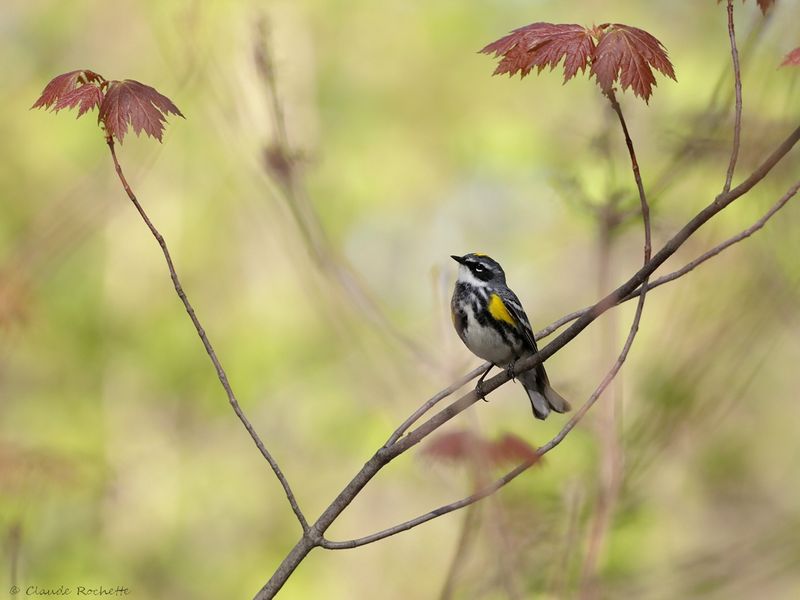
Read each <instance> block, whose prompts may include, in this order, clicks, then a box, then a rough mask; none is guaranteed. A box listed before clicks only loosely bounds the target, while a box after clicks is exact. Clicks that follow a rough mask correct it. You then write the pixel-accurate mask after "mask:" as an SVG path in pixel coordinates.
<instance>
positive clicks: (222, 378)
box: [106, 137, 308, 531]
mask: <svg viewBox="0 0 800 600" xmlns="http://www.w3.org/2000/svg"><path fill="white" fill-rule="evenodd" d="M106 142H107V144H108V149H109V150H110V151H111V158H112V159H113V160H114V168H115V169H116V171H117V176H118V177H119V180H120V182H121V183H122V187H123V188H125V192H126V193H127V194H128V198H130V200H131V202H132V203H133V205H134V207H136V210H137V212H138V213H139V215H140V216H141V217H142V220H143V221H144V222H145V224H146V225H147V228H148V229H149V230H150V233H152V234H153V237H154V238H155V239H156V241H157V242H158V245H159V246H161V251H162V253H163V254H164V260H165V261H166V262H167V268H168V269H169V275H170V277H171V278H172V284H173V286H175V292H176V293H177V294H178V297H179V298H180V299H181V302H182V303H183V306H184V308H185V309H186V312H187V313H188V314H189V318H190V319H191V320H192V324H193V325H194V328H195V329H196V330H197V335H199V336H200V340H201V341H202V342H203V346H204V347H205V349H206V352H207V353H208V356H209V358H210V359H211V362H212V364H213V365H214V368H215V369H216V371H217V378H218V379H219V382H220V383H221V384H222V387H223V388H224V389H225V393H226V394H227V395H228V401H229V402H230V404H231V407H233V411H234V412H235V413H236V416H237V417H239V420H240V421H241V422H242V424H243V425H244V427H245V429H247V432H248V433H249V434H250V437H251V438H253V442H255V444H256V446H257V447H258V449H259V451H260V452H261V455H262V456H263V457H264V458H265V459H266V460H267V462H268V463H269V465H270V467H272V470H273V471H274V472H275V476H276V477H277V478H278V481H280V483H281V486H283V491H284V492H285V493H286V498H287V499H288V500H289V504H290V505H291V507H292V510H293V511H294V514H295V516H297V520H298V521H299V522H300V525H301V526H302V528H303V531H306V530H308V521H306V518H305V516H304V515H303V511H301V510H300V506H299V505H298V504H297V499H296V498H295V497H294V493H293V492H292V488H291V487H290V486H289V482H288V480H287V479H286V476H285V475H284V474H283V471H281V468H280V467H279V466H278V463H277V462H276V460H275V459H274V458H273V457H272V455H271V454H270V453H269V451H268V450H267V448H266V447H265V446H264V443H263V442H262V441H261V438H260V437H259V436H258V433H256V430H255V429H254V428H253V426H252V425H251V424H250V421H249V420H248V419H247V417H246V416H245V414H244V411H242V408H241V406H239V401H238V400H237V399H236V396H235V395H234V393H233V389H232V388H231V385H230V383H229V382H228V376H227V375H226V374H225V369H223V368H222V363H220V361H219V359H218V358H217V354H216V352H215V351H214V347H213V346H212V345H211V342H210V341H209V339H208V336H207V335H206V332H205V329H203V326H202V325H201V324H200V321H199V320H198V318H197V315H196V314H195V311H194V308H193V307H192V305H191V304H190V303H189V299H188V298H187V297H186V292H184V291H183V286H182V285H181V282H180V279H179V278H178V273H177V272H176V270H175V265H174V264H173V262H172V256H171V255H170V253H169V250H168V249H167V243H166V241H164V237H163V236H162V235H161V233H159V231H158V230H157V229H156V227H155V225H153V222H152V221H151V220H150V217H148V216H147V213H146V212H145V211H144V208H142V205H141V204H140V203H139V200H138V199H137V198H136V195H135V194H134V193H133V190H132V189H131V187H130V185H128V181H127V179H125V175H124V174H123V172H122V167H121V166H120V164H119V160H117V153H116V151H115V149H114V141H113V140H112V139H111V137H108V138H107V139H106Z"/></svg>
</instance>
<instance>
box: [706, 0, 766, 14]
mask: <svg viewBox="0 0 800 600" xmlns="http://www.w3.org/2000/svg"><path fill="white" fill-rule="evenodd" d="M720 2H722V0H717V4H719V3H720ZM742 2H744V0H742ZM774 5H775V0H758V6H759V8H760V9H761V12H762V13H763V14H765V15H766V14H767V11H768V10H769V9H770V8H772V7H773V6H774Z"/></svg>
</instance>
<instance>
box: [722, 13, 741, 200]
mask: <svg viewBox="0 0 800 600" xmlns="http://www.w3.org/2000/svg"><path fill="white" fill-rule="evenodd" d="M728 37H729V38H730V41H731V59H732V61H733V81H734V89H735V92H736V116H735V119H734V123H733V148H732V149H731V159H730V162H729V163H728V172H727V174H726V175H725V185H724V186H723V188H722V192H723V193H725V192H727V191H729V190H730V189H731V182H732V181H733V173H734V171H735V170H736V161H737V160H738V158H739V144H740V140H741V135H742V73H741V68H740V66H739V50H738V48H737V47H736V30H735V29H734V19H733V0H728Z"/></svg>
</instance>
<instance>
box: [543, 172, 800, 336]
mask: <svg viewBox="0 0 800 600" xmlns="http://www.w3.org/2000/svg"><path fill="white" fill-rule="evenodd" d="M798 191H800V181H798V182H797V183H795V184H794V185H792V186H791V187H790V188H789V189H788V190H787V191H786V193H785V194H784V195H783V196H781V197H780V198H779V199H778V201H777V202H775V204H773V205H772V206H771V207H770V208H769V210H768V211H767V212H765V213H764V214H763V215H762V216H761V217H760V218H759V219H758V220H757V221H756V222H754V223H753V224H752V225H750V226H749V227H747V228H745V229H743V230H742V231H740V232H739V233H737V234H736V235H733V236H731V237H729V238H728V239H727V240H725V241H723V242H720V243H719V244H717V245H716V246H714V247H713V248H711V249H710V250H708V251H706V252H704V253H703V254H701V255H700V256H698V257H697V258H695V259H694V260H692V261H691V262H689V263H687V264H685V265H684V266H682V267H681V268H680V269H677V270H675V271H673V272H672V273H667V274H666V275H662V276H661V277H659V278H658V279H654V280H653V281H651V282H650V283H648V284H647V290H648V291H650V290H652V289H655V288H658V287H661V286H662V285H664V284H665V283H669V282H670V281H675V280H676V279H678V278H680V277H683V276H684V275H686V274H687V273H689V272H691V271H693V270H694V269H695V268H697V267H699V266H700V265H701V264H703V263H704V262H706V261H707V260H708V259H710V258H714V257H715V256H717V255H718V254H721V253H722V252H723V251H724V250H727V249H728V248H730V247H731V246H733V245H734V244H737V243H739V242H741V241H742V240H746V239H747V238H749V237H750V236H751V235H753V234H754V233H756V232H757V231H759V230H760V229H762V228H763V227H764V225H766V224H767V222H768V221H769V220H770V219H771V218H772V217H773V216H775V213H777V212H778V211H779V210H781V209H782V208H783V207H784V206H785V205H786V203H787V202H789V200H791V199H792V198H793V197H794V196H795V195H796V194H797V192H798ZM641 293H642V288H641V287H639V288H638V289H636V290H634V291H633V292H631V293H630V294H628V295H627V296H625V297H624V298H623V299H622V300H621V301H620V304H622V303H623V302H628V301H629V300H633V299H634V298H637V297H639V295H640V294H641ZM591 309H592V307H591V306H587V307H586V308H582V309H580V310H576V311H574V312H571V313H569V314H568V315H564V316H563V317H561V318H560V319H558V320H556V321H553V322H552V323H551V324H550V325H548V326H547V327H545V328H544V329H542V330H541V331H539V332H537V333H536V340H537V341H538V340H540V339H542V338H545V337H547V336H548V335H550V334H551V333H553V331H555V330H557V329H559V328H561V327H562V326H564V325H566V324H567V323H570V322H572V321H574V320H575V319H577V318H578V317H580V316H582V315H583V314H584V313H587V312H589V311H590V310H591Z"/></svg>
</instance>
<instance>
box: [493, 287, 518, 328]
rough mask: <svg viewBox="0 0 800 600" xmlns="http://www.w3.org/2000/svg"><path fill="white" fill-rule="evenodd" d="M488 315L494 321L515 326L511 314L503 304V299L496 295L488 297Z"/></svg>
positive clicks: (515, 323)
mask: <svg viewBox="0 0 800 600" xmlns="http://www.w3.org/2000/svg"><path fill="white" fill-rule="evenodd" d="M489 314H490V315H492V318H494V320H495V321H504V322H505V323H508V324H509V325H513V326H514V327H516V326H517V322H516V321H515V320H514V317H512V316H511V313H510V312H508V309H507V308H506V305H505V304H504V303H503V299H502V298H501V297H500V296H498V295H497V294H492V295H491V296H489Z"/></svg>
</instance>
